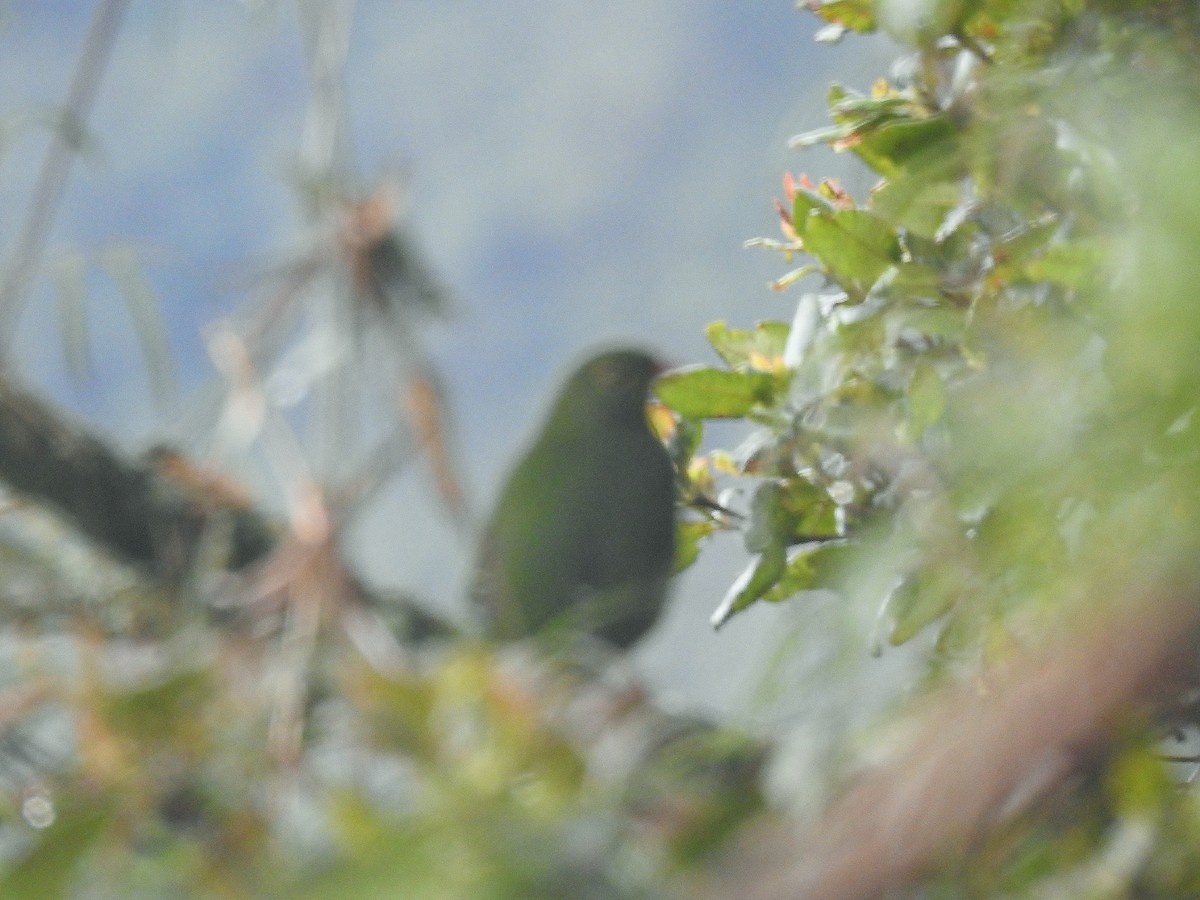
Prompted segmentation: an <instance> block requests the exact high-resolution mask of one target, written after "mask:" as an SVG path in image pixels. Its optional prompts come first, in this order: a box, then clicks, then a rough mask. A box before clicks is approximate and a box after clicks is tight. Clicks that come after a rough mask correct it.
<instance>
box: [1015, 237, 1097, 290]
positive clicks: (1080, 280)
mask: <svg viewBox="0 0 1200 900" xmlns="http://www.w3.org/2000/svg"><path fill="white" fill-rule="evenodd" d="M1107 256H1108V253H1107V252H1106V251H1105V250H1104V248H1102V247H1101V246H1100V245H1098V244H1095V243H1084V242H1071V243H1061V244H1054V245H1052V246H1050V247H1049V248H1048V249H1047V250H1046V252H1045V253H1043V254H1042V255H1041V256H1039V257H1037V258H1036V259H1032V260H1030V261H1029V262H1028V263H1027V264H1026V265H1025V276H1026V277H1027V278H1029V279H1030V280H1031V281H1050V282H1054V283H1055V284H1061V285H1062V286H1063V287H1067V288H1077V287H1081V286H1083V285H1085V284H1087V283H1088V282H1089V281H1092V280H1094V279H1096V278H1097V277H1098V275H1099V273H1101V272H1103V271H1104V268H1105V266H1104V263H1105V259H1106V257H1107Z"/></svg>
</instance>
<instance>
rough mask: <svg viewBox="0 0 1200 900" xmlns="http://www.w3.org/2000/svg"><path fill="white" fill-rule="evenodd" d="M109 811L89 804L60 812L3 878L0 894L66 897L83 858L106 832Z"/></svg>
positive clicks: (17, 899)
mask: <svg viewBox="0 0 1200 900" xmlns="http://www.w3.org/2000/svg"><path fill="white" fill-rule="evenodd" d="M109 815H110V810H109V809H108V808H107V807H105V806H98V805H88V806H84V807H79V808H75V809H63V810H60V811H59V816H58V819H57V821H55V822H54V823H53V824H52V825H50V826H49V827H48V828H46V829H45V830H44V831H42V833H41V840H40V841H39V842H38V843H37V844H36V845H35V846H34V848H33V849H32V850H31V851H30V852H29V853H27V854H26V855H25V856H24V857H23V858H22V859H21V860H20V862H18V863H17V864H16V865H15V866H13V867H12V868H11V869H9V870H8V872H6V873H5V874H4V876H3V877H2V878H0V897H9V898H13V900H24V898H28V900H43V898H53V897H65V896H67V889H68V888H69V887H70V885H71V881H72V879H73V878H74V876H75V874H76V872H75V870H76V867H77V866H78V864H79V861H80V859H81V858H82V857H83V856H84V855H85V854H87V852H88V851H89V850H91V848H92V845H93V844H95V843H96V840H97V838H99V837H100V835H101V834H102V833H103V832H104V828H105V826H106V825H107V824H108V821H109Z"/></svg>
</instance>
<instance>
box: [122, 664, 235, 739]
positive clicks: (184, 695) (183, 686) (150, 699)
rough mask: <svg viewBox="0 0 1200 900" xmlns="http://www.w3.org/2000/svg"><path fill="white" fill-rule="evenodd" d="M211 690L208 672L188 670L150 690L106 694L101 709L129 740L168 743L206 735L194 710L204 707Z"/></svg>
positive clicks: (153, 686)
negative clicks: (192, 736)
mask: <svg viewBox="0 0 1200 900" xmlns="http://www.w3.org/2000/svg"><path fill="white" fill-rule="evenodd" d="M211 689H212V683H211V679H210V676H209V673H208V672H207V671H205V670H201V669H197V670H188V671H184V672H179V673H176V674H174V675H172V676H170V677H168V678H165V679H164V680H162V681H160V682H158V683H157V684H153V685H150V686H149V687H143V688H137V689H134V690H130V691H119V692H112V693H108V694H105V695H104V696H102V697H101V700H100V709H101V710H102V715H103V717H104V719H105V721H106V722H107V723H108V725H109V727H110V728H111V729H112V730H113V731H114V732H116V733H117V734H118V735H119V736H121V737H123V738H125V739H127V740H131V741H138V742H142V743H153V742H159V741H168V740H171V739H172V738H174V737H176V736H178V735H181V734H183V735H187V734H191V733H193V732H195V733H201V734H202V733H203V731H204V725H203V723H202V722H200V721H199V720H197V719H196V716H195V711H196V710H197V709H200V708H202V707H203V705H204V701H205V700H206V699H207V698H208V696H209V692H210V691H211Z"/></svg>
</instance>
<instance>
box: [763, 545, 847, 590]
mask: <svg viewBox="0 0 1200 900" xmlns="http://www.w3.org/2000/svg"><path fill="white" fill-rule="evenodd" d="M851 553H853V548H852V547H850V546H849V545H848V544H846V543H844V542H838V541H833V542H827V543H822V544H809V545H807V546H804V547H800V548H798V549H797V550H795V551H794V552H792V553H791V554H789V556H788V561H787V567H786V569H785V570H784V572H783V574H782V575H781V576H780V577H779V580H778V581H777V582H776V583H775V586H774V587H772V588H771V589H770V590H769V591H767V592H766V593H765V594H764V595H763V597H762V599H763V600H767V601H770V602H772V603H775V602H779V601H783V600H788V599H790V598H791V597H794V596H795V595H796V594H799V593H800V592H802V591H812V590H821V589H826V588H828V589H833V588H837V587H838V586H839V584H838V581H837V579H838V576H839V575H840V573H841V570H842V567H843V566H844V565H845V563H846V560H847V558H848V556H849V555H850V554H851Z"/></svg>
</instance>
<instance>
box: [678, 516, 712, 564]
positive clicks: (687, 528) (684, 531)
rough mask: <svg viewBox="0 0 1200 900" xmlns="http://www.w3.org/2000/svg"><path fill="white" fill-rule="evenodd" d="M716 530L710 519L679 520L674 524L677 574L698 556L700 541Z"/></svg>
mask: <svg viewBox="0 0 1200 900" xmlns="http://www.w3.org/2000/svg"><path fill="white" fill-rule="evenodd" d="M716 530H717V523H716V522H714V521H712V520H711V519H698V520H692V521H687V520H682V519H681V520H680V521H679V522H677V523H676V525H675V567H674V569H673V571H672V574H674V575H678V574H679V573H680V572H682V571H683V570H684V569H686V568H688V567H689V566H690V565H691V564H692V563H694V562H695V561H696V559H697V558H698V557H699V556H700V542H701V541H703V540H704V539H705V538H707V537H708V536H709V535H711V534H712V533H713V532H714V531H716Z"/></svg>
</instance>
